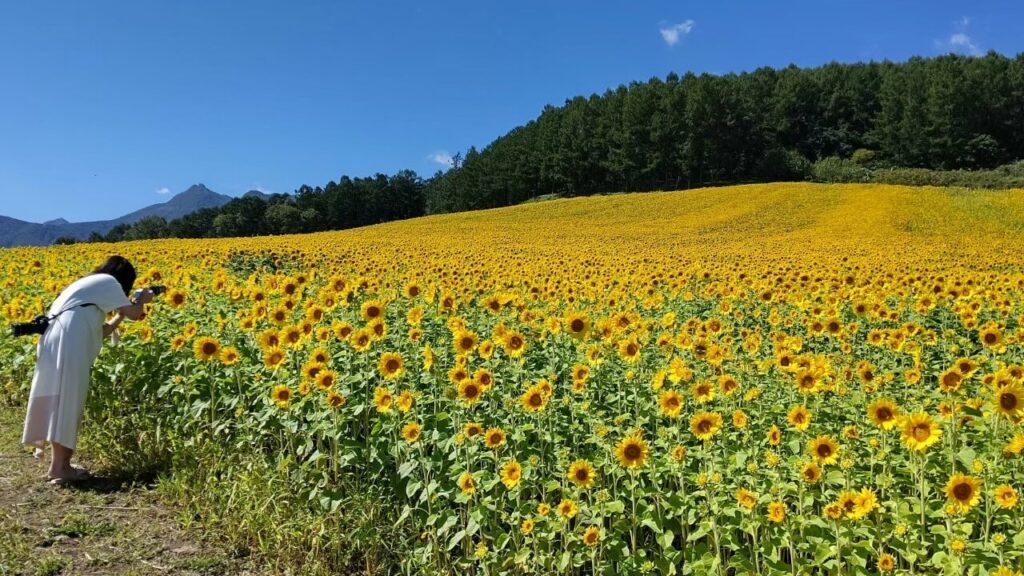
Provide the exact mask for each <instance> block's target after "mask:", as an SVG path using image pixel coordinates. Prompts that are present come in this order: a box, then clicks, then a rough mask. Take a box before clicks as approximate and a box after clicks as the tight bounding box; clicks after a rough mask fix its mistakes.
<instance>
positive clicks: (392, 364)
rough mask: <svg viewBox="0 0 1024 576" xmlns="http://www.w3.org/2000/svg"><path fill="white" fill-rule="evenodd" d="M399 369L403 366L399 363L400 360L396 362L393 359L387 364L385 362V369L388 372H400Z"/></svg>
mask: <svg viewBox="0 0 1024 576" xmlns="http://www.w3.org/2000/svg"><path fill="white" fill-rule="evenodd" d="M399 367H401V365H400V364H399V363H398V360H395V359H394V358H392V359H390V360H388V361H387V362H385V364H384V368H385V369H386V370H387V371H388V372H397V371H398V369H399Z"/></svg>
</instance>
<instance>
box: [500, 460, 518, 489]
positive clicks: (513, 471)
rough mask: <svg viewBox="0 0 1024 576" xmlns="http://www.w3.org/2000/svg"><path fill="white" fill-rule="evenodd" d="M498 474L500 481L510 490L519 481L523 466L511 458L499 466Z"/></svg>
mask: <svg viewBox="0 0 1024 576" xmlns="http://www.w3.org/2000/svg"><path fill="white" fill-rule="evenodd" d="M500 476H501V483H502V484H504V485H505V487H506V488H508V489H509V490H511V489H513V488H515V487H516V486H518V485H519V481H520V480H521V479H522V477H523V467H522V465H521V464H519V462H518V461H517V460H516V459H515V458H513V459H511V460H509V461H508V462H506V463H505V464H504V465H503V466H502V467H501V473H500Z"/></svg>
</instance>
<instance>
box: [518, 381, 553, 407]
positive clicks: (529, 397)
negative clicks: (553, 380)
mask: <svg viewBox="0 0 1024 576" xmlns="http://www.w3.org/2000/svg"><path fill="white" fill-rule="evenodd" d="M519 401H520V403H521V404H522V405H523V409H524V410H526V411H527V412H539V411H541V410H543V409H544V407H545V406H547V403H548V397H547V395H546V394H544V392H543V390H541V388H540V386H536V385H534V386H530V387H529V388H527V389H526V392H523V395H522V396H521V397H520V399H519Z"/></svg>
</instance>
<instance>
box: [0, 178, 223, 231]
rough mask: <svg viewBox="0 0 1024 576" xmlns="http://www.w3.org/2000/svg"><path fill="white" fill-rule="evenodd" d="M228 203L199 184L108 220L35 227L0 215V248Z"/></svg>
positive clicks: (172, 216)
mask: <svg viewBox="0 0 1024 576" xmlns="http://www.w3.org/2000/svg"><path fill="white" fill-rule="evenodd" d="M229 200H231V197H230V196H225V195H223V194H218V193H216V192H214V191H212V190H210V189H209V188H207V187H206V186H204V185H202V184H195V185H193V186H191V187H189V188H188V189H187V190H185V191H184V192H181V193H180V194H176V195H175V196H174V197H173V198H171V199H170V200H168V201H167V202H162V203H159V204H153V205H150V206H146V207H145V208H141V209H139V210H136V211H134V212H130V213H128V214H125V215H124V216H119V217H117V218H114V219H111V220H95V221H90V222H68V221H67V220H65V219H63V218H56V219H53V220H48V221H46V222H43V223H42V224H37V223H34V222H25V221H23V220H17V219H15V218H8V217H6V216H0V246H24V245H30V246H41V245H48V244H50V243H52V242H53V241H54V240H56V239H57V238H61V237H71V238H76V239H78V240H85V239H86V238H88V237H89V235H90V234H91V233H93V232H96V233H98V234H106V233H107V232H109V231H110V229H111V228H113V227H115V226H118V225H120V224H134V223H135V222H138V221H139V220H142V219H143V218H146V217H150V216H158V217H161V218H164V219H165V220H173V219H175V218H180V217H182V216H184V215H186V214H190V213H192V212H195V211H196V210H200V209H202V208H216V207H218V206H222V205H224V204H225V203H227V202H228V201H229Z"/></svg>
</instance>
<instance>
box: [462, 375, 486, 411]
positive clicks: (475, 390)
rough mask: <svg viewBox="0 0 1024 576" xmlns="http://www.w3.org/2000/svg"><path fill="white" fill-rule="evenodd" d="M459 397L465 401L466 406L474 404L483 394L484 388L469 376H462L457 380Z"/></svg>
mask: <svg viewBox="0 0 1024 576" xmlns="http://www.w3.org/2000/svg"><path fill="white" fill-rule="evenodd" d="M458 392H459V399H460V400H462V401H463V402H465V403H466V405H468V406H472V405H473V404H476V403H477V402H478V401H479V400H480V397H481V396H483V393H484V389H483V387H482V386H480V384H478V383H476V382H474V381H472V380H470V379H469V378H463V379H462V380H461V381H460V382H459V386H458Z"/></svg>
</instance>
